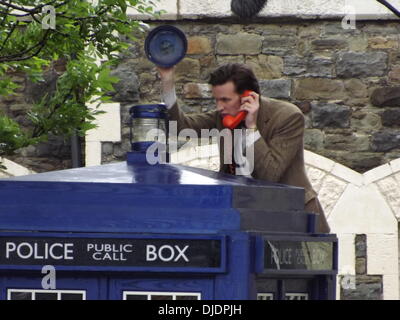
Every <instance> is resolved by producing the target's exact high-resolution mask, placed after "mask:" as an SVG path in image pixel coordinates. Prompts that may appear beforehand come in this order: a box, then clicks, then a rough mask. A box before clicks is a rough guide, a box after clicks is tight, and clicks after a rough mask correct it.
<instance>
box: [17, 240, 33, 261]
mask: <svg viewBox="0 0 400 320" xmlns="http://www.w3.org/2000/svg"><path fill="white" fill-rule="evenodd" d="M23 247H27V248H28V252H29V253H28V254H26V255H23V254H22V252H21V251H22V249H23ZM17 254H18V256H19V257H20V258H21V259H29V258H30V257H31V256H32V254H33V248H32V246H31V245H30V244H29V243H27V242H22V243H20V244H19V245H18V249H17Z"/></svg>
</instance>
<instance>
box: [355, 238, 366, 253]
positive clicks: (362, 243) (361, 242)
mask: <svg viewBox="0 0 400 320" xmlns="http://www.w3.org/2000/svg"><path fill="white" fill-rule="evenodd" d="M355 248H356V258H366V257H367V236H366V235H365V234H357V235H356V238H355Z"/></svg>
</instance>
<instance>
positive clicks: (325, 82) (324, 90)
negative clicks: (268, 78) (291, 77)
mask: <svg viewBox="0 0 400 320" xmlns="http://www.w3.org/2000/svg"><path fill="white" fill-rule="evenodd" d="M294 97H295V98H296V99H298V100H320V99H322V100H334V99H343V98H344V97H345V90H344V84H343V82H342V81H340V80H331V79H324V78H305V79H298V80H297V79H296V80H295V93H294Z"/></svg>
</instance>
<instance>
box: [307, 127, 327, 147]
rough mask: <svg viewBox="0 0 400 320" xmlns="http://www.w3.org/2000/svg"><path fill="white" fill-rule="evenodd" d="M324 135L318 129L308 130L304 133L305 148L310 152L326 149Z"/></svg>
mask: <svg viewBox="0 0 400 320" xmlns="http://www.w3.org/2000/svg"><path fill="white" fill-rule="evenodd" d="M324 140H325V138H324V133H323V132H322V131H321V130H318V129H307V130H305V132H304V147H305V148H307V149H310V150H320V149H322V148H323V147H324Z"/></svg>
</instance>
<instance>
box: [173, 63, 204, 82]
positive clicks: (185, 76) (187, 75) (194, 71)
mask: <svg viewBox="0 0 400 320" xmlns="http://www.w3.org/2000/svg"><path fill="white" fill-rule="evenodd" d="M175 76H176V80H177V81H180V80H192V79H193V80H198V78H199V76H200V62H199V60H197V59H192V58H184V59H183V60H182V61H181V62H179V63H178V64H177V65H176V70H175Z"/></svg>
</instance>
